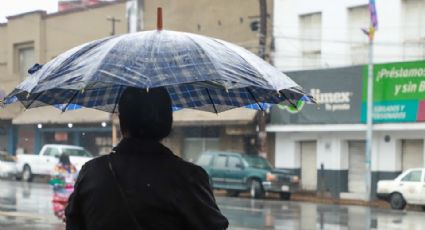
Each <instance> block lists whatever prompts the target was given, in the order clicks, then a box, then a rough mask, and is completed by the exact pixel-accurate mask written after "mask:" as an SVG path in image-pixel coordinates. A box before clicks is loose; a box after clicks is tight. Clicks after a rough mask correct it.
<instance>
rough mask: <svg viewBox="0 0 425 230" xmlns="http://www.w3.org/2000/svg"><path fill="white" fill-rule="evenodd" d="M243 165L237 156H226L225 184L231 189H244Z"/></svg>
mask: <svg viewBox="0 0 425 230" xmlns="http://www.w3.org/2000/svg"><path fill="white" fill-rule="evenodd" d="M244 177H245V167H244V165H243V164H242V159H241V158H240V157H239V156H228V158H227V171H226V184H227V186H228V187H229V188H232V189H244V187H245V182H244Z"/></svg>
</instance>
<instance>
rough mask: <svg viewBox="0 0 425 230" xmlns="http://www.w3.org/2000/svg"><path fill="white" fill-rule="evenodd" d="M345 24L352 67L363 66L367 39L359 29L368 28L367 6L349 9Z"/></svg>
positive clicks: (366, 57)
mask: <svg viewBox="0 0 425 230" xmlns="http://www.w3.org/2000/svg"><path fill="white" fill-rule="evenodd" d="M347 23H348V24H347V28H348V37H349V41H350V58H351V63H352V64H353V65H357V64H365V63H367V61H368V37H367V36H366V35H365V34H364V33H363V32H362V31H361V29H362V28H369V26H370V15H369V8H368V6H367V5H363V6H357V7H352V8H349V9H348V22H347Z"/></svg>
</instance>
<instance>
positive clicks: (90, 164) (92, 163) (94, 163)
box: [81, 155, 108, 170]
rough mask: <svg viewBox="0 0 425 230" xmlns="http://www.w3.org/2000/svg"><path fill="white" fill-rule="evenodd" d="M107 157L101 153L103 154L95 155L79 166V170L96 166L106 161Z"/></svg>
mask: <svg viewBox="0 0 425 230" xmlns="http://www.w3.org/2000/svg"><path fill="white" fill-rule="evenodd" d="M107 159H108V155H103V156H98V157H95V158H93V159H91V160H89V161H87V162H86V163H85V164H84V165H83V167H82V168H81V170H87V169H90V168H95V167H97V166H98V165H100V164H104V163H105V162H106V161H107Z"/></svg>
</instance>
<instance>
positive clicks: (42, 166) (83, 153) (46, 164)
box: [17, 144, 94, 181]
mask: <svg viewBox="0 0 425 230" xmlns="http://www.w3.org/2000/svg"><path fill="white" fill-rule="evenodd" d="M62 153H67V154H68V155H69V156H70V157H69V158H70V160H71V163H72V164H74V166H75V167H76V168H77V170H80V169H81V167H82V166H83V165H84V164H85V163H86V162H87V161H89V160H91V159H93V157H94V156H93V154H91V153H90V152H89V151H87V150H86V149H84V148H83V147H80V146H73V145H52V144H49V145H44V146H43V147H42V148H41V150H40V153H39V154H37V155H34V154H18V155H17V168H18V179H22V180H24V181H31V180H32V179H33V177H34V175H51V174H52V173H53V169H54V167H55V165H56V164H57V163H58V162H59V156H60V155H61V154H62Z"/></svg>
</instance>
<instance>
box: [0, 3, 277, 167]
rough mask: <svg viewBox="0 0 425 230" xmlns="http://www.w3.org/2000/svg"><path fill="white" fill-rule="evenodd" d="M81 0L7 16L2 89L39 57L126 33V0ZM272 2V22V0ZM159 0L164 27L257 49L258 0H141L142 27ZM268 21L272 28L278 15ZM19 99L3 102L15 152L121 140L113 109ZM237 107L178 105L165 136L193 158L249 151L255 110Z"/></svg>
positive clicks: (2, 27)
mask: <svg viewBox="0 0 425 230" xmlns="http://www.w3.org/2000/svg"><path fill="white" fill-rule="evenodd" d="M63 2H70V3H72V2H77V1H63ZM78 2H81V3H83V2H86V3H87V4H85V5H84V7H76V8H75V7H71V8H70V9H68V10H67V9H63V11H60V12H57V13H53V14H46V13H45V12H43V11H35V12H28V13H23V14H20V15H14V16H9V17H8V18H7V19H8V22H7V23H3V24H0V82H1V84H0V91H2V92H4V93H9V92H10V91H11V90H12V89H13V88H14V87H15V86H16V85H17V84H18V83H19V82H20V81H22V80H24V79H25V78H26V77H27V70H28V68H29V67H31V66H32V65H33V64H34V63H40V64H43V63H46V62H48V61H49V60H51V59H52V58H55V57H56V56H57V55H59V54H60V53H62V52H64V51H66V50H68V49H70V48H72V47H75V46H77V45H80V44H83V43H86V42H89V41H92V40H95V39H99V38H103V37H106V36H109V35H110V34H117V35H119V34H125V33H127V31H128V23H127V18H126V15H127V14H128V12H127V10H128V8H127V1H123V0H118V1H78ZM267 2H268V12H269V19H270V20H269V21H270V22H271V19H272V16H271V15H272V13H273V12H272V8H273V5H272V3H273V1H271V0H269V1H267ZM89 3H90V4H89ZM91 3H96V4H91ZM64 4H65V3H64ZM159 6H162V7H163V15H164V28H165V29H169V30H176V31H185V32H193V33H198V34H203V35H207V36H212V37H217V38H220V39H223V40H227V41H230V42H233V43H236V44H238V45H241V46H243V47H245V48H247V49H248V50H250V51H252V52H258V28H254V27H255V26H254V27H253V25H255V23H256V22H258V20H259V5H258V1H257V0H248V1H247V0H231V1H227V0H219V1H210V0H202V1H195V2H194V1H189V0H184V1H171V0H161V1H150V0H145V1H139V9H140V12H139V15H140V19H139V20H140V25H141V29H142V30H152V29H156V8H157V7H159ZM111 18H113V19H114V20H110V19H111ZM113 23H114V25H113ZM268 25H269V27H268V34H269V35H271V34H272V32H271V31H272V28H273V27H272V23H269V24H268ZM269 37H271V36H269ZM268 44H271V38H269V39H268ZM267 50H270V46H268V48H267ZM15 106H16V105H14V106H7V107H6V108H5V109H0V148H6V149H7V150H8V151H9V152H10V153H12V154H14V153H16V152H24V153H34V152H37V151H38V150H39V149H40V148H41V146H42V145H43V144H47V143H52V142H53V143H66V144H76V145H82V146H84V147H87V148H88V149H89V150H91V151H92V152H94V153H106V152H108V148H107V146H109V150H110V148H111V146H112V145H113V144H114V143H112V141H111V138H112V137H113V136H114V135H115V134H114V135H113V134H112V133H113V131H116V130H117V129H115V127H114V125H116V124H117V122H116V121H114V122H113V121H112V116H110V115H109V114H107V113H102V112H99V111H94V110H88V109H87V110H84V111H83V112H81V113H78V112H77V113H78V114H73V115H72V116H71V115H66V114H67V113H68V112H67V113H63V114H61V113H60V112H58V111H52V108H47V107H46V108H39V109H34V111H32V110H28V111H26V112H24V111H23V109H22V108H19V107H15ZM235 111H236V112H235ZM235 111H233V112H230V113H223V114H220V115H219V116H217V115H215V114H209V115H204V114H199V113H185V111H180V112H176V113H175V127H174V131H173V135H172V136H171V137H170V138H169V139H167V140H165V142H166V144H167V145H169V146H170V147H171V148H172V149H173V150H174V151H175V152H176V154H178V155H181V156H183V157H184V158H186V159H188V160H194V159H195V158H196V157H197V155H199V154H200V152H202V151H206V150H214V149H220V150H234V151H240V152H243V151H245V143H246V142H248V143H251V137H252V136H253V130H254V129H255V116H256V113H255V111H254V112H252V111H251V112H246V111H241V110H235ZM70 113H72V112H70ZM181 113H183V114H184V115H179V114H181ZM211 116H212V117H211ZM117 133H118V132H117ZM112 140H113V138H112Z"/></svg>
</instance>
